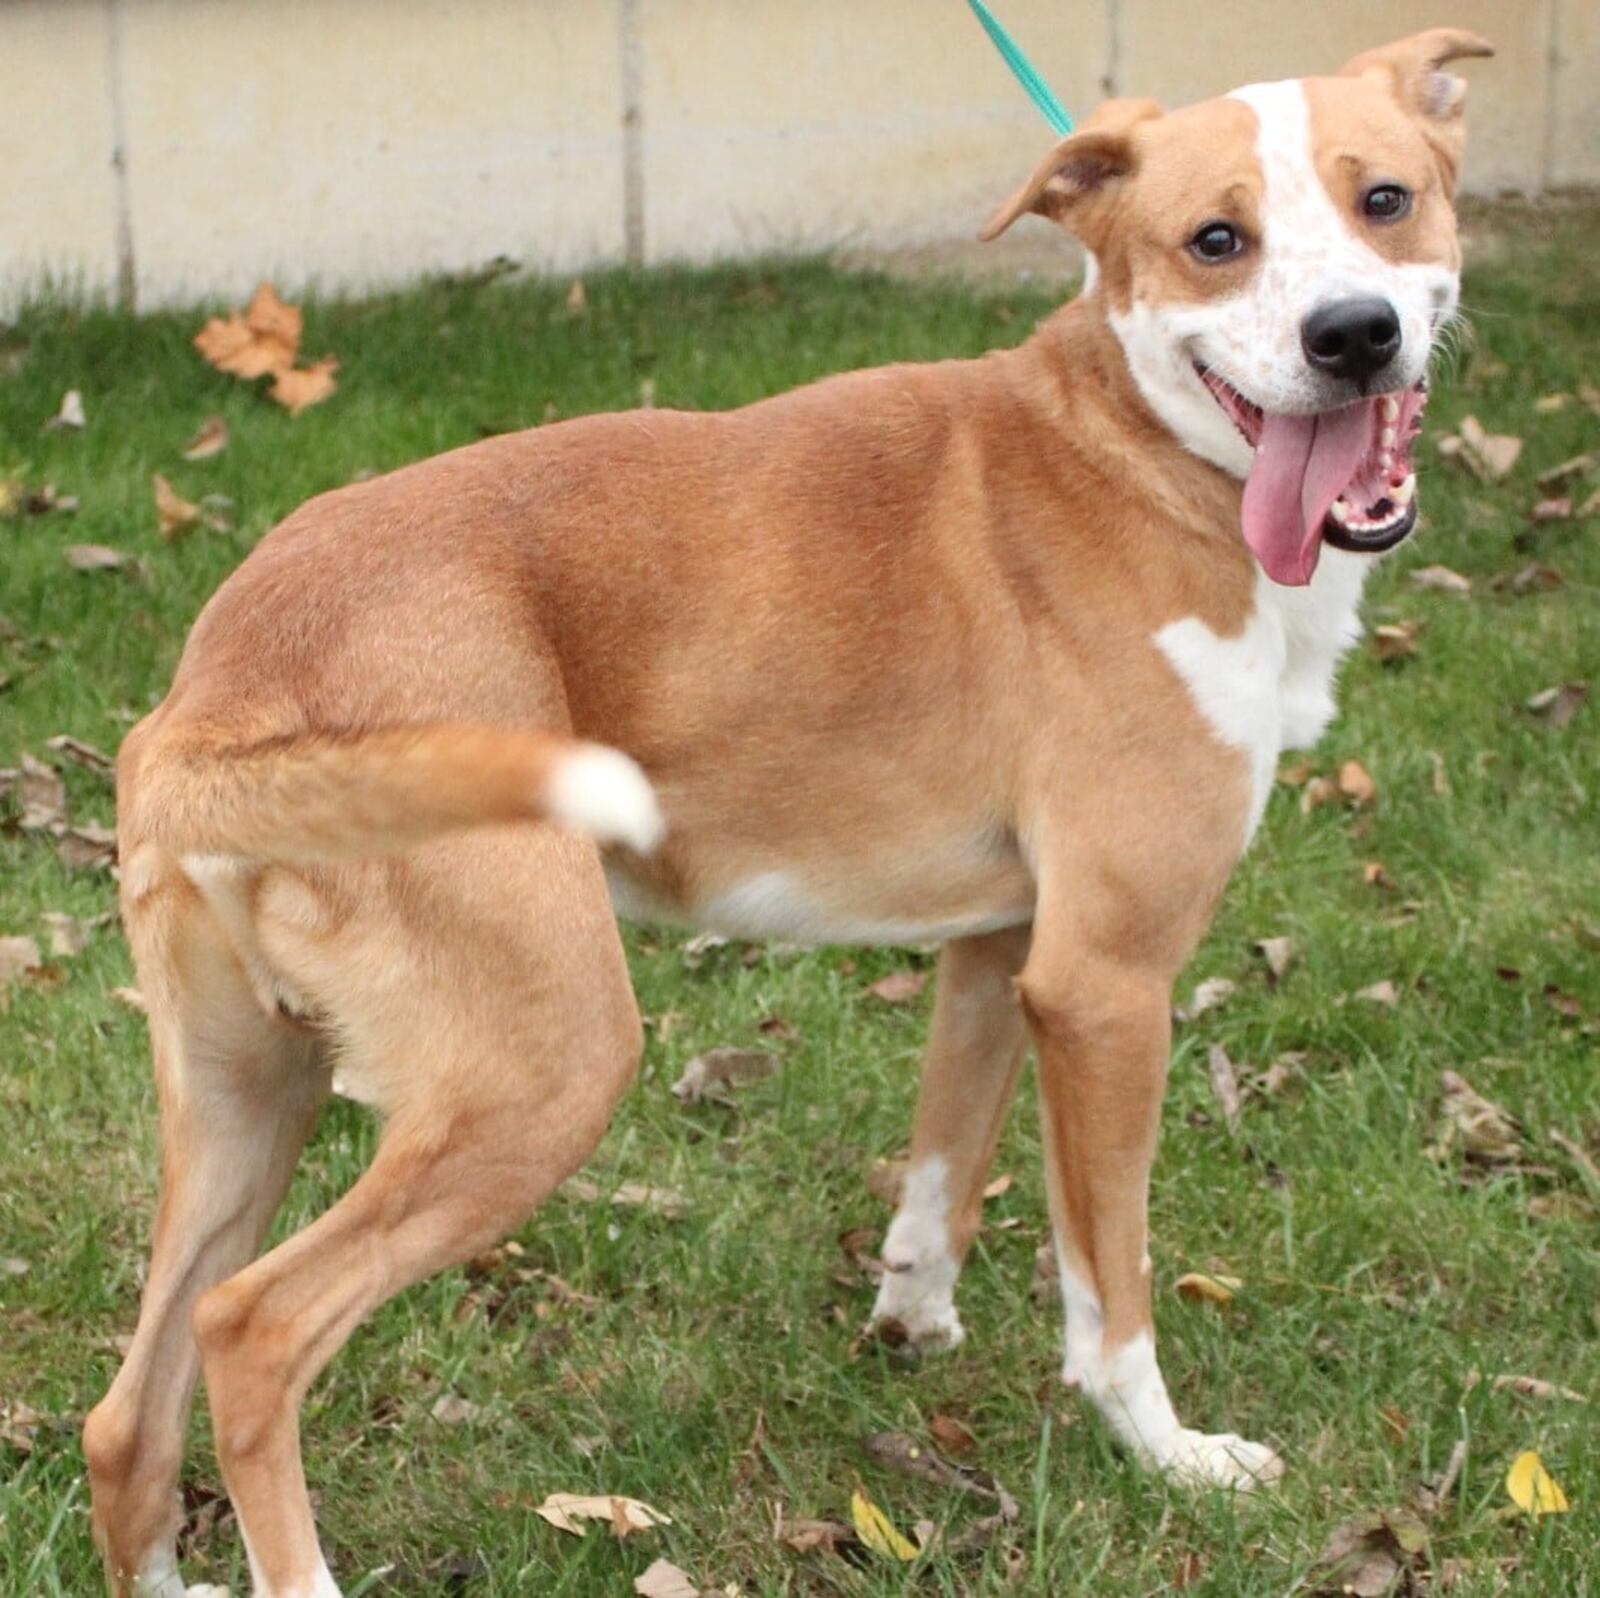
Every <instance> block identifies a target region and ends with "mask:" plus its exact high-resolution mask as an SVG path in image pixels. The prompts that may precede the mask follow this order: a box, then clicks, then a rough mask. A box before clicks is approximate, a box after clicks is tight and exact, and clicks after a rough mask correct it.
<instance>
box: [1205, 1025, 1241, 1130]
mask: <svg viewBox="0 0 1600 1598" xmlns="http://www.w3.org/2000/svg"><path fill="white" fill-rule="evenodd" d="M1206 1070H1207V1073H1208V1074H1209V1076H1210V1078H1211V1092H1212V1094H1213V1095H1214V1096H1215V1098H1216V1101H1217V1106H1218V1108H1219V1109H1221V1111H1222V1119H1223V1120H1224V1121H1226V1122H1227V1123H1228V1130H1229V1131H1230V1132H1237V1131H1238V1130H1239V1078H1238V1076H1237V1075H1236V1074H1235V1072H1234V1069H1233V1061H1232V1060H1230V1059H1229V1058H1228V1051H1227V1050H1226V1049H1225V1048H1223V1047H1222V1045H1221V1044H1220V1043H1213V1044H1212V1045H1211V1048H1210V1050H1209V1051H1208V1053H1207V1055H1206Z"/></svg>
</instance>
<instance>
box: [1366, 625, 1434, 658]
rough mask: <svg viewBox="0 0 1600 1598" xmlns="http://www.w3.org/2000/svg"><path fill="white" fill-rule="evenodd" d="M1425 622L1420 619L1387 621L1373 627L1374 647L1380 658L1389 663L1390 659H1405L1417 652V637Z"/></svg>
mask: <svg viewBox="0 0 1600 1598" xmlns="http://www.w3.org/2000/svg"><path fill="white" fill-rule="evenodd" d="M1422 627H1423V624H1422V623H1421V622H1420V621H1397V622H1392V623H1385V624H1384V625H1382V626H1379V627H1374V628H1373V629H1372V648H1373V652H1374V653H1375V654H1376V655H1377V657H1378V659H1379V660H1381V661H1383V662H1384V664H1385V665H1387V664H1388V663H1389V662H1390V661H1395V660H1405V659H1406V658H1407V657H1409V656H1411V655H1414V654H1416V652H1417V639H1418V637H1419V636H1420V635H1421V632H1422Z"/></svg>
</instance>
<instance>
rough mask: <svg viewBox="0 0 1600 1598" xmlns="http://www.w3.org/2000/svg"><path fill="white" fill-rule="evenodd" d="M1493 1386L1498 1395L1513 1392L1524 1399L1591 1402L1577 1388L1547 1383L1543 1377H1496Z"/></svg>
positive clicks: (1577, 1402) (1574, 1402)
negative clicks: (1559, 1399)
mask: <svg viewBox="0 0 1600 1598" xmlns="http://www.w3.org/2000/svg"><path fill="white" fill-rule="evenodd" d="M1493 1386H1494V1390H1495V1392H1497V1393H1505V1392H1512V1393H1516V1394H1518V1395H1520V1396H1521V1397H1523V1398H1564V1399H1566V1400H1567V1401H1568V1402H1569V1403H1573V1404H1587V1403H1588V1402H1589V1400H1588V1398H1587V1397H1586V1396H1585V1395H1584V1394H1582V1393H1580V1392H1578V1391H1577V1389H1576V1388H1572V1387H1562V1386H1560V1385H1559V1384H1558V1383H1556V1382H1547V1381H1545V1379H1544V1378H1543V1377H1542V1376H1496V1377H1495V1379H1494V1383H1493Z"/></svg>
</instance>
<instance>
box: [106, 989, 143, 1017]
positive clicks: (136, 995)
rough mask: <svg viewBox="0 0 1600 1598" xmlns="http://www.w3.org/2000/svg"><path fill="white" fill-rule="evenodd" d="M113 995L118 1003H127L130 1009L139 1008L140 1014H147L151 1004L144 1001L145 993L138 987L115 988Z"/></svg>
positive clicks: (112, 991)
mask: <svg viewBox="0 0 1600 1598" xmlns="http://www.w3.org/2000/svg"><path fill="white" fill-rule="evenodd" d="M111 997H112V998H113V999H115V1000H116V1001H117V1003H118V1004H125V1005H127V1007H128V1008H129V1009H130V1010H137V1011H138V1012H139V1014H140V1015H147V1014H148V1013H149V1010H150V1006H149V1005H148V1004H146V1003H145V1002H144V995H143V994H142V993H141V992H140V991H139V990H138V989H137V988H113V989H112V990H111Z"/></svg>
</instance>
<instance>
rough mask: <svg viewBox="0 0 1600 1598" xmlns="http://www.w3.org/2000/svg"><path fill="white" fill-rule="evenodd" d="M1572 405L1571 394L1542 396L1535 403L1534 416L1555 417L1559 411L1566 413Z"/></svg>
mask: <svg viewBox="0 0 1600 1598" xmlns="http://www.w3.org/2000/svg"><path fill="white" fill-rule="evenodd" d="M1571 403H1572V396H1571V395H1570V394H1541V395H1540V396H1539V397H1538V399H1536V400H1535V401H1534V402H1533V409H1534V414H1535V415H1538V416H1554V415H1555V414H1556V412H1557V411H1564V410H1565V409H1566V408H1567V407H1568V406H1569V405H1570V404H1571Z"/></svg>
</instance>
